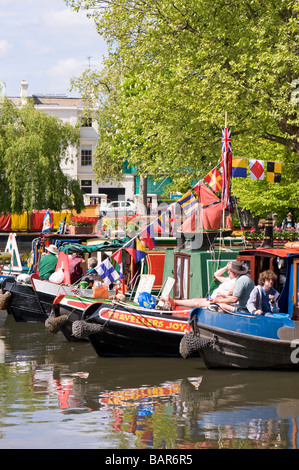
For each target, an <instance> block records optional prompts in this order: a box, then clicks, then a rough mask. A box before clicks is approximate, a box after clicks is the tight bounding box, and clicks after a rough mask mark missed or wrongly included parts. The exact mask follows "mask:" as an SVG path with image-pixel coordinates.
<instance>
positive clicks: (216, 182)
mask: <svg viewBox="0 0 299 470" xmlns="http://www.w3.org/2000/svg"><path fill="white" fill-rule="evenodd" d="M204 180H205V181H206V183H207V184H208V185H209V186H210V188H211V189H212V190H213V191H215V193H217V191H220V190H221V189H222V176H221V174H220V172H219V171H218V170H217V168H216V167H215V168H213V170H211V171H210V173H208V174H207V175H206V176H205V177H204Z"/></svg>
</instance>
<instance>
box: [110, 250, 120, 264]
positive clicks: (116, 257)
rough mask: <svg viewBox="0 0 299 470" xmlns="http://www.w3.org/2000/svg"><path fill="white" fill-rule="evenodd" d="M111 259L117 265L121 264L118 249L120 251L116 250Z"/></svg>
mask: <svg viewBox="0 0 299 470" xmlns="http://www.w3.org/2000/svg"><path fill="white" fill-rule="evenodd" d="M112 258H113V259H115V261H116V262H117V263H118V264H121V263H122V253H121V249H120V250H117V251H116V252H115V253H113V255H112Z"/></svg>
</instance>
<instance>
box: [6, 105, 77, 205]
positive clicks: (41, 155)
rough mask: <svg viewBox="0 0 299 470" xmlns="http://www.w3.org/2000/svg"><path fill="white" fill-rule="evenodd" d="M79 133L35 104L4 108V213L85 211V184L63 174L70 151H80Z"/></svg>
mask: <svg viewBox="0 0 299 470" xmlns="http://www.w3.org/2000/svg"><path fill="white" fill-rule="evenodd" d="M78 143H79V130H78V129H76V128H74V127H72V126H71V125H69V124H67V123H62V121H60V120H59V119H58V118H56V117H52V116H48V115H47V114H45V113H44V112H40V111H37V110H36V109H34V105H33V102H32V101H31V100H29V101H28V103H27V104H26V105H25V106H23V107H22V108H16V107H15V106H13V105H12V104H11V103H10V102H9V100H8V99H4V101H3V102H2V103H1V106H0V211H3V212H14V213H22V212H23V211H31V210H32V209H45V208H51V209H53V210H61V209H62V208H72V207H74V208H75V209H76V210H77V211H81V210H82V209H83V208H84V203H83V195H82V192H81V189H80V185H79V182H78V181H77V180H74V179H71V178H70V177H68V176H66V175H64V174H63V172H62V170H61V167H60V164H61V160H62V158H66V159H67V158H68V152H67V151H68V147H69V145H73V146H76V147H78Z"/></svg>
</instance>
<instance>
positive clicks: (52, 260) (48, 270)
mask: <svg viewBox="0 0 299 470" xmlns="http://www.w3.org/2000/svg"><path fill="white" fill-rule="evenodd" d="M46 250H47V251H48V253H47V254H46V255H44V256H42V258H41V259H40V262H39V265H38V270H39V277H40V278H41V279H49V277H50V276H51V274H53V273H54V271H55V269H56V265H57V261H58V257H57V255H58V249H57V246H56V245H49V246H46Z"/></svg>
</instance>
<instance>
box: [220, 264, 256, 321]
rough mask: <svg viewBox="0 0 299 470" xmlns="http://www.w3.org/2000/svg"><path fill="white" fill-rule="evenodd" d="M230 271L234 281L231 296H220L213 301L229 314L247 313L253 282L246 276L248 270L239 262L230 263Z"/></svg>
mask: <svg viewBox="0 0 299 470" xmlns="http://www.w3.org/2000/svg"><path fill="white" fill-rule="evenodd" d="M230 271H231V273H232V276H233V278H234V279H235V285H234V289H233V293H232V295H230V294H221V295H218V296H217V297H216V299H215V300H214V301H215V302H216V303H218V304H219V305H220V307H221V308H222V309H223V310H229V311H230V312H236V311H241V312H247V311H248V310H247V301H248V299H249V296H250V293H251V291H252V290H253V289H254V287H255V286H254V282H253V280H252V279H251V277H250V276H249V274H248V271H249V269H248V268H247V266H246V265H245V264H243V263H242V262H241V261H232V262H231V267H230Z"/></svg>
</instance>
